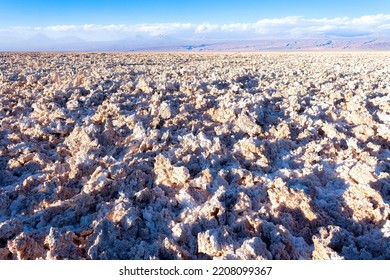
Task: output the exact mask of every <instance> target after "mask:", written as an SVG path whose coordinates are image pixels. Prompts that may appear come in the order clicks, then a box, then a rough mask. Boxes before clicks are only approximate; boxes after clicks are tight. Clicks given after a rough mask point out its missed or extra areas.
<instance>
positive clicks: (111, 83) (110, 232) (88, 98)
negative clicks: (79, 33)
mask: <svg viewBox="0 0 390 280" xmlns="http://www.w3.org/2000/svg"><path fill="white" fill-rule="evenodd" d="M389 65H390V53H388V52H380V53H379V52H378V53H375V52H367V53H360V52H353V53H348V52H345V53H264V54H256V53H252V54H233V53H231V54H227V53H224V54H215V53H214V54H207V55H202V54H182V53H176V54H163V53H154V54H153V53H149V54H147V53H145V54H142V53H138V54H120V53H115V54H103V53H100V54H87V53H83V54H75V53H73V54H54V53H53V54H50V53H48V54H45V53H42V54H38V53H36V54H12V53H2V54H0V259H390V209H389V201H390V175H389V172H390V161H389V159H390V150H389V147H390V94H389V90H390V67H389Z"/></svg>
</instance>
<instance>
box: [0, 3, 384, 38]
mask: <svg viewBox="0 0 390 280" xmlns="http://www.w3.org/2000/svg"><path fill="white" fill-rule="evenodd" d="M375 32H376V33H378V32H382V33H383V32H385V33H386V32H387V33H388V32H390V0H370V1H362V0H347V1H343V0H338V1H335V0H327V1H314V0H313V1H302V0H300V1H298V0H296V1H287V0H269V1H261V0H257V1H255V0H253V1H251V0H248V1H246V0H241V1H228V0H225V1H220V0H217V1H212V0H207V1H204V0H197V1H192V0H191V1H189V0H187V1H183V0H181V1H174V0H168V1H147V0H138V1H115V0H110V1H106V0H105V1H103V0H101V1H91V0H87V1H81V0H68V1H51V2H49V1H47V0H46V1H41V0H37V1H34V0H31V1H26V0H25V1H21V0H0V40H1V38H2V37H3V38H6V37H7V38H9V37H23V38H26V37H28V36H32V35H34V34H36V33H43V34H45V35H47V36H49V37H53V38H59V37H61V36H77V37H80V38H82V39H85V40H92V41H93V40H100V39H101V38H104V39H105V40H113V39H119V38H125V37H127V36H130V35H131V34H138V35H140V34H141V35H145V34H146V35H150V36H161V35H164V36H176V37H194V36H195V37H196V36H198V37H199V36H206V37H207V36H208V37H215V38H222V37H228V38H235V37H237V38H241V37H253V36H257V37H261V36H263V37H267V36H268V37H269V36H299V35H302V34H306V35H307V36H311V35H310V34H314V35H316V34H333V35H334V34H336V35H343V36H344V35H345V36H357V35H360V34H369V33H375ZM314 35H313V36H314Z"/></svg>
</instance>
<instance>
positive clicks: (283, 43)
mask: <svg viewBox="0 0 390 280" xmlns="http://www.w3.org/2000/svg"><path fill="white" fill-rule="evenodd" d="M299 50H308V51H311V50H313V51H315V50H319V51H321V50H324V51H325V50H390V39H388V38H379V37H372V36H357V37H341V36H340V37H338V36H331V37H329V36H327V37H324V38H316V39H302V38H297V39H253V40H222V39H219V40H212V39H207V38H196V39H193V40H183V39H177V38H174V37H169V36H140V35H137V36H133V37H128V38H125V39H123V40H115V41H95V42H91V41H85V40H83V39H81V38H78V37H76V36H68V37H62V38H57V39H53V38H50V37H48V36H46V35H44V34H42V33H38V34H35V35H34V36H32V37H30V38H28V39H24V40H15V39H14V38H0V51H17V52H20V51H21V52H23V51H65V52H77V51H80V52H81V51H86V52H100V51H105V52H113V51H116V52H120V51H121V52H129V51H299Z"/></svg>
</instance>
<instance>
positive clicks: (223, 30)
mask: <svg viewBox="0 0 390 280" xmlns="http://www.w3.org/2000/svg"><path fill="white" fill-rule="evenodd" d="M389 29H390V14H389V15H387V14H378V15H366V16H361V17H355V18H350V17H338V18H304V17H300V16H290V17H283V18H264V19H260V20H258V21H257V22H236V23H226V24H212V23H203V24H192V23H153V24H148V23H145V24H133V25H128V24H110V25H99V24H84V25H51V26H14V27H9V28H7V29H2V30H0V35H1V33H5V32H7V33H12V34H14V35H18V36H21V37H26V36H29V35H30V36H31V35H33V34H34V33H37V32H42V33H44V34H46V35H48V36H52V37H61V36H68V35H74V36H79V37H81V38H87V39H89V40H102V38H104V39H105V40H111V39H119V38H125V37H127V36H132V35H134V34H135V35H149V36H159V35H175V36H176V37H178V38H184V39H190V38H192V37H193V36H196V34H201V33H208V35H207V36H208V37H209V38H212V37H213V36H215V37H216V38H223V37H224V38H229V39H230V38H231V39H233V38H235V36H237V38H244V37H245V36H246V37H248V38H253V37H257V38H259V37H260V38H261V36H268V37H272V36H273V37H281V36H282V37H283V36H310V35H316V34H317V35H318V34H337V35H339V36H343V34H345V36H351V34H372V33H376V32H382V33H383V32H388V30H389Z"/></svg>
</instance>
